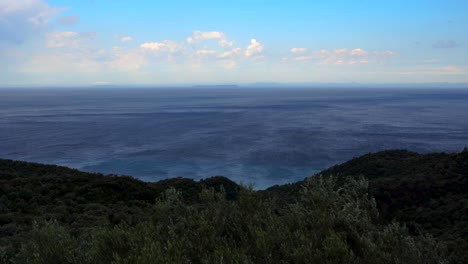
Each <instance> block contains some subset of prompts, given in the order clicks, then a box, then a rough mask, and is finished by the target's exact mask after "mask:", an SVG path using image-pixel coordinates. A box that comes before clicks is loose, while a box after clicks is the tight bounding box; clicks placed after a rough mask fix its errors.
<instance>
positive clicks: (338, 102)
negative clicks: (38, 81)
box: [0, 88, 468, 188]
mask: <svg viewBox="0 0 468 264" xmlns="http://www.w3.org/2000/svg"><path fill="white" fill-rule="evenodd" d="M467 145H468V89H430V90H422V89H402V88H399V89H355V88H353V89H351V88H350V89H344V88H343V89H337V88H327V89H318V88H310V89H304V88H302V89H300V88H274V89H267V88H255V89H254V88H251V89H248V88H229V89H228V88H223V89H216V88H210V89H202V88H185V89H182V88H167V89H163V88H158V89H130V88H128V89H104V88H99V89H35V90H31V89H29V90H25V89H3V90H0V146H1V147H0V158H9V159H19V160H26V161H35V162H43V163H53V164H60V165H65V166H70V167H74V168H78V169H82V170H85V171H93V172H102V173H113V174H125V175H132V176H135V177H138V178H140V179H142V180H145V181H157V180H160V179H164V178H168V177H175V176H184V177H191V178H195V179H200V178H206V177H209V176H213V175H224V176H228V177H230V178H231V179H233V180H235V181H237V182H241V181H242V182H244V183H254V184H255V186H256V187H257V188H264V187H267V186H270V185H273V184H282V183H287V182H292V181H297V180H301V179H303V178H304V177H305V176H308V175H311V174H314V173H315V172H317V171H319V170H322V169H325V168H327V167H329V166H331V165H334V164H337V163H340V162H343V161H346V160H348V159H350V158H352V157H354V156H357V155H361V154H365V153H368V152H375V151H378V150H384V149H396V148H398V149H401V148H404V149H409V150H413V151H418V152H430V151H445V152H453V151H461V150H462V149H463V148H464V147H465V146H467Z"/></svg>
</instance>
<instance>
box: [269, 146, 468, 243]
mask: <svg viewBox="0 0 468 264" xmlns="http://www.w3.org/2000/svg"><path fill="white" fill-rule="evenodd" d="M318 174H319V175H323V176H330V175H334V176H335V177H364V178H366V179H368V180H369V193H370V194H371V195H372V196H373V197H374V198H375V199H376V201H377V207H378V209H379V213H380V216H381V218H382V219H383V220H385V221H387V222H388V221H392V220H398V221H399V222H402V223H405V224H407V225H408V227H409V228H410V229H411V230H412V231H413V232H418V230H422V231H427V232H429V233H431V234H432V235H434V236H435V237H437V238H438V239H441V240H445V241H453V244H458V245H464V247H465V250H468V247H467V245H468V150H467V149H466V148H465V149H464V150H463V151H462V152H460V153H429V154H418V153H415V152H410V151H406V150H389V151H382V152H377V153H370V154H366V155H363V156H360V157H357V158H354V159H352V160H350V161H348V162H345V163H343V164H340V165H336V166H333V167H331V168H329V169H327V170H324V171H322V172H320V173H318ZM301 185H302V182H297V183H293V184H288V185H282V186H273V187H271V188H269V189H267V190H266V192H267V193H269V194H270V195H272V196H276V197H283V198H284V199H294V197H295V196H296V194H297V193H298V192H299V190H300V189H301Z"/></svg>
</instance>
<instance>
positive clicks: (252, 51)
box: [245, 39, 263, 57]
mask: <svg viewBox="0 0 468 264" xmlns="http://www.w3.org/2000/svg"><path fill="white" fill-rule="evenodd" d="M262 51H263V44H260V42H258V41H257V40H256V39H251V40H250V45H249V46H248V47H247V49H246V50H245V56H246V57H252V56H255V55H257V54H260V53H262Z"/></svg>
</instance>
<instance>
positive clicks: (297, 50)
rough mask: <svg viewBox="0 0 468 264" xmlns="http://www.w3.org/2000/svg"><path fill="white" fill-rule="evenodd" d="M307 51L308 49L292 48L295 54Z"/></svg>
mask: <svg viewBox="0 0 468 264" xmlns="http://www.w3.org/2000/svg"><path fill="white" fill-rule="evenodd" d="M306 51H307V49H306V48H292V49H291V50H290V52H291V53H294V54H299V53H305V52H306Z"/></svg>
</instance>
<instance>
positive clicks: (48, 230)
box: [12, 176, 447, 264]
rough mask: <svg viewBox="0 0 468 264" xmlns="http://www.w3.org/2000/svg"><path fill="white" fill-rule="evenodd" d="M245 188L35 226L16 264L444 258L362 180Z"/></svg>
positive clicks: (172, 193)
mask: <svg viewBox="0 0 468 264" xmlns="http://www.w3.org/2000/svg"><path fill="white" fill-rule="evenodd" d="M279 204H281V203H277V202H276V201H275V200H273V199H269V198H265V197H263V196H261V195H260V194H259V193H258V192H255V191H253V190H252V188H249V187H243V188H241V190H240V193H239V195H238V197H237V199H236V200H234V201H228V200H226V193H225V192H224V191H223V190H221V191H215V190H213V189H205V190H203V191H202V192H201V194H200V202H199V203H196V204H191V205H188V204H187V203H185V202H184V201H183V199H182V195H181V193H180V192H179V191H177V190H175V189H173V188H171V189H168V190H167V191H166V192H165V193H164V194H163V195H162V196H161V197H160V198H158V199H157V200H156V201H155V203H154V205H153V206H154V208H153V209H154V210H153V215H152V216H151V220H150V221H146V222H143V223H140V224H137V225H133V226H130V225H128V224H121V225H117V226H114V227H105V228H97V229H94V230H93V231H92V232H90V233H88V234H81V235H80V236H72V235H70V234H69V233H68V232H67V230H66V229H65V228H64V227H61V226H59V225H58V224H57V223H55V222H48V223H45V224H41V225H39V224H36V225H35V227H34V230H33V232H32V235H31V238H30V240H29V241H28V242H26V243H25V244H24V245H23V247H22V250H21V251H20V253H19V254H18V255H17V256H16V257H15V258H14V259H13V260H12V261H13V262H14V263H80V264H82V263H135V264H136V263H143V264H144V263H330V264H331V263H369V264H371V263H383V264H386V263H388V264H399V263H411V264H419V263H421V264H422V263H424V264H431V263H434V264H436V263H437V264H440V263H447V262H446V261H445V259H444V249H443V248H442V247H441V246H440V245H439V244H437V243H436V242H435V240H433V239H432V238H431V237H428V236H419V237H412V236H410V235H409V234H408V231H407V230H406V228H405V227H404V226H401V225H399V224H398V223H391V224H389V225H382V224H379V222H378V211H377V209H376V204H375V201H374V199H373V198H371V197H370V196H369V194H368V183H367V181H366V180H364V179H351V178H349V179H343V178H340V179H338V178H335V177H320V176H317V177H312V178H309V179H308V180H307V181H306V182H305V184H304V185H303V188H302V191H301V195H300V199H299V200H297V201H296V202H294V203H290V204H288V205H286V206H284V205H279Z"/></svg>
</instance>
